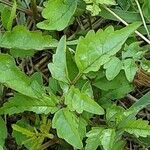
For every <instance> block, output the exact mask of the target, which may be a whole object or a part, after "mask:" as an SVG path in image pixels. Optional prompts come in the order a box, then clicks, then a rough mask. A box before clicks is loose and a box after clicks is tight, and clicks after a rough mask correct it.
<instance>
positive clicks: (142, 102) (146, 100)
mask: <svg viewBox="0 0 150 150" xmlns="http://www.w3.org/2000/svg"><path fill="white" fill-rule="evenodd" d="M149 104H150V91H149V92H147V93H146V94H145V95H143V96H142V97H141V98H140V99H138V101H137V102H135V103H134V104H133V105H132V106H131V107H130V109H133V108H136V109H137V110H141V109H142V108H144V107H146V106H147V105H149Z"/></svg>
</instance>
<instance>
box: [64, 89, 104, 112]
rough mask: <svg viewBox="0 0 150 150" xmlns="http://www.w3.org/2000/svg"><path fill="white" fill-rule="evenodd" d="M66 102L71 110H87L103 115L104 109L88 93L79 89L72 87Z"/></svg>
mask: <svg viewBox="0 0 150 150" xmlns="http://www.w3.org/2000/svg"><path fill="white" fill-rule="evenodd" d="M65 104H66V105H67V106H68V108H69V109H70V110H71V111H77V112H78V113H82V112H83V111H87V112H90V113H93V114H99V115H103V114H104V110H103V108H102V107H100V106H99V105H98V104H97V103H96V102H95V101H94V100H93V99H91V98H90V97H89V96H88V95H86V94H84V93H81V92H80V90H79V89H77V88H75V87H73V86H72V87H71V88H70V90H69V92H68V93H67V95H66V96H65Z"/></svg>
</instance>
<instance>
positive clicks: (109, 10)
mask: <svg viewBox="0 0 150 150" xmlns="http://www.w3.org/2000/svg"><path fill="white" fill-rule="evenodd" d="M103 8H105V9H106V10H107V11H108V12H110V13H111V14H112V15H113V16H115V17H116V18H117V19H118V20H119V21H121V22H122V23H123V24H124V25H126V26H128V25H129V24H128V23H127V22H126V21H125V20H123V19H122V18H121V17H119V16H118V15H117V14H116V13H114V12H113V11H112V10H111V9H109V8H107V7H106V6H105V5H103ZM135 33H136V34H137V35H138V36H140V37H141V38H142V39H143V40H144V41H145V42H147V43H148V44H150V40H149V39H147V38H146V37H145V36H143V35H142V34H141V33H140V32H138V31H137V30H136V31H135Z"/></svg>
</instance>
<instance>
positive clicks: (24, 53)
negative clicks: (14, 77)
mask: <svg viewBox="0 0 150 150" xmlns="http://www.w3.org/2000/svg"><path fill="white" fill-rule="evenodd" d="M34 53H35V51H34V50H22V49H10V54H11V56H13V57H14V58H18V57H19V58H26V57H32V56H33V55H34Z"/></svg>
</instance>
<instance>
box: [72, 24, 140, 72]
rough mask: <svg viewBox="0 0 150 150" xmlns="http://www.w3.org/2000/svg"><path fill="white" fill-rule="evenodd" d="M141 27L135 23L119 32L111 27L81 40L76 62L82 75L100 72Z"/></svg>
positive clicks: (90, 32)
mask: <svg viewBox="0 0 150 150" xmlns="http://www.w3.org/2000/svg"><path fill="white" fill-rule="evenodd" d="M139 25H140V24H139V23H134V24H131V25H129V26H127V27H125V28H123V29H121V30H118V31H114V29H113V28H112V27H111V26H110V27H108V28H107V29H105V31H102V30H99V31H98V32H97V33H95V32H94V31H89V32H88V34H87V35H86V37H85V38H80V40H79V44H78V45H77V49H76V53H75V61H76V64H77V66H78V68H79V71H80V72H81V73H88V72H90V71H98V70H99V68H100V67H101V66H102V65H103V64H105V63H106V62H108V61H109V59H110V57H111V56H113V55H115V54H116V53H117V52H118V51H119V50H120V49H121V47H122V45H123V44H124V42H125V41H126V39H127V38H128V36H129V35H130V34H131V33H133V32H134V31H135V30H136V29H137V28H138V27H139ZM91 39H92V40H91Z"/></svg>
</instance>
